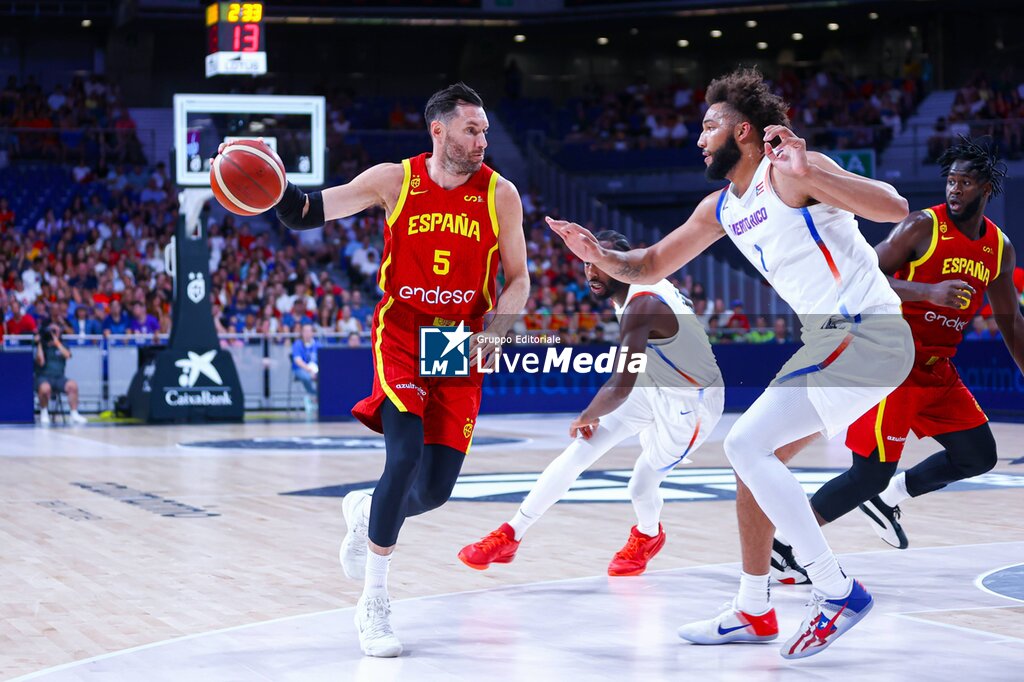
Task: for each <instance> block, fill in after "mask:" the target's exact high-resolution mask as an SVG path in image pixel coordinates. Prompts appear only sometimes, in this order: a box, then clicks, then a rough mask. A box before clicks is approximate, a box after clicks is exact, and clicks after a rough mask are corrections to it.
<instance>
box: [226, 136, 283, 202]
mask: <svg viewBox="0 0 1024 682" xmlns="http://www.w3.org/2000/svg"><path fill="white" fill-rule="evenodd" d="M287 184H288V183H287V180H286V179H285V172H284V164H283V163H282V162H281V159H280V158H279V157H278V156H277V154H276V153H275V152H274V150H273V149H271V148H270V147H268V146H267V145H266V144H265V143H264V142H262V141H260V140H237V141H235V142H231V143H229V144H228V145H227V146H226V147H224V151H222V152H221V153H220V154H218V155H217V156H216V158H214V160H213V163H211V164H210V187H211V188H213V194H214V196H215V197H217V201H219V202H220V205H221V206H223V207H224V208H226V209H227V210H229V211H231V212H232V213H235V214H238V215H244V216H252V215H259V214H260V213H263V212H265V211H267V210H269V209H271V208H273V206H274V205H275V204H276V203H277V202H278V201H280V200H281V197H282V195H283V194H284V188H285V186H286V185H287Z"/></svg>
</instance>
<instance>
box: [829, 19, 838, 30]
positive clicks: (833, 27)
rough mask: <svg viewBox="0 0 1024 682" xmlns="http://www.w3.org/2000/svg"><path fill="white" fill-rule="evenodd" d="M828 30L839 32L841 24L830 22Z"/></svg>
mask: <svg viewBox="0 0 1024 682" xmlns="http://www.w3.org/2000/svg"><path fill="white" fill-rule="evenodd" d="M828 30H830V31H838V30H839V24H837V23H835V22H834V21H833V22H830V23H829V25H828Z"/></svg>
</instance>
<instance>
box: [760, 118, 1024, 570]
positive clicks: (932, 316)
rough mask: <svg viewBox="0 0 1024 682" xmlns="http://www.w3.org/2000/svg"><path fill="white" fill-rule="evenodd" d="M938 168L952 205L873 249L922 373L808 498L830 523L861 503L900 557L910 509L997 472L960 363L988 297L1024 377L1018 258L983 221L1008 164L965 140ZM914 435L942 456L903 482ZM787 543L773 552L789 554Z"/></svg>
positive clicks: (875, 415)
mask: <svg viewBox="0 0 1024 682" xmlns="http://www.w3.org/2000/svg"><path fill="white" fill-rule="evenodd" d="M939 163H940V165H941V166H942V174H943V176H944V177H945V178H946V202H945V203H944V204H939V205H938V206H932V207H931V208H926V209H924V210H923V211H916V212H914V213H911V214H910V215H909V216H908V217H907V218H906V219H905V220H904V221H903V222H901V223H899V224H898V225H896V227H895V228H894V229H893V231H892V232H891V233H890V234H889V236H888V238H886V240H885V241H883V242H882V243H881V244H879V245H878V246H876V247H875V251H876V252H877V253H878V263H879V266H880V267H881V269H882V271H883V272H884V273H885V274H887V275H889V281H890V283H891V284H892V288H893V289H894V290H895V291H896V293H897V294H899V296H900V298H901V299H902V300H903V316H904V317H905V318H906V320H907V322H909V323H910V327H911V329H912V331H913V334H914V347H915V351H916V353H915V359H914V367H913V369H912V370H911V372H910V376H909V377H907V379H906V381H904V382H903V385H902V386H900V387H899V388H897V389H896V390H895V391H894V392H893V393H891V394H889V396H888V397H887V398H886V399H885V400H883V401H882V402H881V403H879V404H878V405H877V406H876V407H874V408H872V409H871V411H869V412H868V413H867V414H865V415H864V416H863V417H861V418H860V419H858V420H857V421H856V422H854V423H853V424H851V425H850V428H849V430H848V431H847V436H846V444H847V446H848V447H849V448H850V449H851V450H852V451H853V464H852V465H851V466H850V469H849V471H846V472H844V473H843V474H841V475H839V476H837V477H836V478H834V479H832V480H831V481H829V482H828V483H826V484H825V486H824V487H822V488H821V490H819V491H818V492H817V493H816V494H815V495H814V497H812V498H811V506H812V507H813V508H814V512H815V515H816V516H817V517H818V521H819V523H821V524H822V525H824V524H826V523H829V522H831V521H834V520H835V519H837V518H839V517H840V516H842V515H843V514H845V513H846V512H848V511H850V510H852V509H853V508H854V507H857V506H858V505H859V506H860V509H861V511H863V512H864V513H865V514H867V516H868V518H869V519H870V522H871V525H872V527H873V528H874V529H875V532H877V533H878V535H879V536H880V537H881V538H882V539H883V540H885V541H886V542H887V543H889V544H890V545H892V546H894V547H898V548H900V549H905V548H906V547H907V545H908V542H907V536H906V534H905V533H904V532H903V529H902V528H901V527H900V523H899V516H900V510H899V506H898V505H899V504H900V503H901V502H903V501H904V500H906V499H907V498H911V497H920V496H921V495H924V494H926V493H930V492H932V491H934V490H939V489H940V488H944V487H946V486H947V485H949V484H950V483H953V482H955V481H960V480H963V479H965V478H970V477H972V476H978V475H980V474H983V473H985V472H987V471H989V470H990V469H991V468H992V467H994V466H995V464H996V442H995V439H994V438H993V437H992V430H991V429H990V428H989V425H988V417H986V416H985V413H984V411H982V409H981V407H980V406H979V405H978V403H977V401H976V400H975V399H974V396H973V395H971V392H970V391H969V390H968V389H967V387H966V386H964V384H963V382H962V381H961V380H960V375H959V374H957V371H956V368H955V367H954V366H953V363H952V362H951V358H952V357H953V356H954V355H955V354H956V350H957V346H958V345H959V344H960V341H961V340H962V339H963V332H964V330H965V329H967V327H968V325H969V324H970V323H971V320H972V319H973V318H974V316H975V314H976V313H977V311H978V309H979V308H980V307H981V305H982V302H983V300H984V297H985V292H986V290H987V291H988V300H989V303H990V304H991V306H992V311H993V313H994V314H995V318H996V323H997V324H998V326H999V331H1000V332H1002V335H1003V340H1004V341H1005V342H1006V346H1007V348H1009V349H1010V353H1011V354H1012V355H1013V359H1014V361H1015V362H1016V363H1017V366H1018V367H1019V368H1020V369H1021V371H1022V372H1024V317H1022V316H1021V312H1020V308H1019V307H1018V305H1017V300H1016V299H1017V292H1016V289H1015V288H1014V286H1013V279H1012V278H1013V270H1014V267H1015V265H1016V262H1017V261H1016V257H1015V254H1014V249H1013V246H1012V245H1011V244H1010V240H1009V239H1007V238H1006V236H1005V235H1004V234H1003V232H1002V231H1001V230H1000V229H999V228H998V227H996V225H995V223H993V222H992V221H991V220H989V219H988V218H986V217H985V206H986V204H987V203H988V200H989V198H990V197H992V196H995V195H997V194H999V192H1000V190H1001V189H1002V180H1003V178H1004V177H1005V176H1006V166H1005V165H1004V164H1002V163H1001V162H1000V161H999V159H998V158H997V156H996V154H995V153H994V152H993V151H992V149H991V148H990V147H989V146H988V144H986V143H979V142H975V141H972V140H969V139H968V138H966V137H961V138H960V139H959V140H958V141H957V143H956V144H954V145H953V146H952V147H950V148H949V149H948V150H946V152H945V153H944V154H943V155H942V156H941V157H940V158H939ZM911 430H913V431H914V433H915V434H916V435H917V436H918V437H924V436H931V437H932V438H934V439H935V440H937V441H938V442H939V444H940V445H941V446H942V447H943V448H944V449H943V450H942V451H941V452H937V453H935V454H934V455H932V456H930V457H928V458H927V459H925V460H924V461H922V462H920V463H919V464H917V465H915V466H913V467H911V468H910V469H908V470H906V471H904V472H903V473H901V474H899V475H898V476H895V477H894V476H893V473H895V471H896V465H897V463H898V462H899V458H900V454H901V452H902V450H903V445H904V442H905V441H906V439H907V433H908V432H909V431H911ZM779 540H780V539H779V538H776V543H775V546H776V551H781V553H782V554H786V550H787V549H788V548H786V547H781V548H780V543H779ZM797 570H799V569H798V568H797ZM776 577H778V575H777V574H776ZM787 582H790V581H787ZM796 582H801V581H800V580H799V579H797V581H796Z"/></svg>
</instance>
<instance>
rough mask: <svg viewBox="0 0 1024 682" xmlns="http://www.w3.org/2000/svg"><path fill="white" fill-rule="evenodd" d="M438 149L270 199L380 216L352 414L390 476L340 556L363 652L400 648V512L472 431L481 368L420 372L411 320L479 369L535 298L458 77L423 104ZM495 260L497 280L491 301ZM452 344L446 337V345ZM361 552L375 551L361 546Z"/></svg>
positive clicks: (349, 511) (473, 96) (312, 217)
mask: <svg viewBox="0 0 1024 682" xmlns="http://www.w3.org/2000/svg"><path fill="white" fill-rule="evenodd" d="M425 117H426V123H427V128H428V130H429V131H430V137H431V139H432V141H433V151H432V152H431V153H425V154H421V155H419V156H416V157H413V158H411V159H405V160H404V161H402V162H401V163H384V164H380V165H377V166H374V167H372V168H369V169H367V170H366V171H364V172H363V173H361V174H360V175H358V176H357V177H356V178H354V179H353V180H352V182H350V183H348V184H346V185H340V186H337V187H331V188H329V189H325V190H324V191H323V193H319V192H312V193H310V194H308V195H306V194H304V193H303V192H302V191H301V190H300V189H299V188H297V187H295V186H294V185H292V184H291V183H289V186H288V189H287V190H286V191H285V195H284V198H283V199H282V200H281V203H280V204H278V206H277V211H278V215H279V216H280V218H281V221H282V222H283V223H284V224H285V225H287V226H288V227H290V228H292V229H305V228H312V227H318V226H320V225H323V223H324V221H325V220H335V219H338V218H343V217H345V216H350V215H353V214H355V213H358V212H360V211H362V210H365V209H367V208H370V207H371V206H381V207H383V208H384V209H385V210H386V211H387V215H388V217H387V223H386V225H385V230H384V254H383V256H382V258H381V266H380V271H379V273H378V278H377V284H378V286H379V287H380V288H381V289H382V290H383V291H384V297H383V299H381V301H380V303H379V304H378V305H377V308H376V310H375V312H374V318H373V319H374V326H373V333H372V338H371V342H372V346H373V362H374V369H375V371H374V378H373V392H372V393H371V395H370V396H369V397H368V398H366V399H364V400H362V401H360V402H359V403H358V404H357V405H356V406H355V408H353V410H352V414H353V415H355V417H356V418H358V419H359V420H360V421H361V422H363V423H364V424H366V425H367V426H368V427H370V428H371V429H373V430H374V431H378V432H381V433H383V434H384V442H385V447H386V449H387V455H386V461H385V464H384V472H383V474H382V475H381V477H380V481H379V482H378V483H377V486H376V488H375V490H374V493H373V496H372V497H370V496H368V495H366V494H365V493H350V494H349V495H347V496H346V497H345V501H344V503H343V510H344V514H345V521H346V524H347V525H348V533H347V534H346V536H345V539H344V541H343V542H342V546H341V552H340V555H341V562H342V567H343V569H344V570H345V574H346V575H348V576H349V577H350V578H363V579H364V587H363V594H362V596H361V597H360V598H359V602H358V604H357V605H356V627H357V629H358V631H359V643H360V646H361V647H362V649H363V653H365V654H366V655H368V656H380V657H392V656H398V655H399V654H400V653H401V652H402V645H401V643H400V642H399V641H398V638H397V637H396V636H395V634H394V632H393V631H392V629H391V623H390V601H389V599H388V592H387V574H388V566H389V564H390V560H391V553H392V552H393V551H394V549H395V544H396V542H397V540H398V531H399V529H400V528H401V527H402V523H403V522H404V521H405V519H406V518H407V517H410V516H415V515H417V514H422V513H424V512H426V511H430V510H431V509H435V508H437V507H439V506H441V505H442V504H444V503H445V502H446V501H447V500H448V497H449V495H450V494H451V491H452V488H453V487H454V485H455V480H456V478H457V477H458V475H459V471H460V469H461V468H462V463H463V460H464V459H465V456H466V452H467V451H468V450H469V446H470V443H471V442H472V439H473V427H474V425H475V423H476V417H477V412H478V411H479V408H480V387H481V380H482V376H481V375H480V374H479V373H478V372H476V371H475V369H474V370H473V371H472V372H471V374H470V376H469V377H465V378H444V377H439V378H432V377H420V376H419V354H418V349H419V327H421V326H432V325H433V326H452V327H458V328H459V330H458V333H461V334H463V336H461V339H465V338H466V337H469V336H470V331H471V332H477V333H478V332H481V330H482V329H483V317H484V314H485V313H487V312H488V311H490V310H492V309H493V310H494V313H495V315H494V317H493V321H492V322H491V324H490V326H489V327H488V328H487V330H486V332H485V333H484V334H482V335H481V334H478V335H475V336H474V337H473V339H472V355H473V362H472V363H471V365H472V366H473V367H474V368H475V367H476V366H477V356H480V357H482V358H483V359H482V360H480V361H481V362H483V363H484V364H485V366H486V363H487V358H488V357H489V356H490V354H491V351H493V348H494V344H493V342H489V341H486V340H485V339H492V340H493V339H496V338H501V337H503V336H505V334H506V332H508V331H509V329H510V328H511V325H512V323H513V321H514V320H515V318H516V317H517V316H518V315H519V313H520V312H521V311H522V309H523V305H524V304H525V303H526V298H527V296H528V295H529V290H530V279H529V273H528V272H527V269H526V241H525V238H524V236H523V207H522V203H521V201H520V199H519V193H518V192H517V190H516V188H515V186H514V185H513V184H512V183H511V182H509V181H508V180H506V179H504V178H502V177H501V176H500V175H498V174H497V173H496V172H494V171H493V170H491V169H490V168H488V167H487V166H486V165H484V163H483V161H484V150H485V149H486V147H487V127H488V123H487V114H486V113H485V112H484V108H483V101H482V100H481V99H480V96H479V95H478V94H477V93H476V92H474V91H473V90H472V89H471V88H469V87H468V86H466V85H465V84H463V83H457V84H455V85H452V86H449V87H447V88H445V89H444V90H441V91H439V92H436V93H434V95H433V96H432V97H431V98H430V100H429V101H428V102H427V106H426V111H425ZM499 263H500V264H501V266H502V267H503V268H504V271H505V286H504V289H503V291H502V293H501V296H500V297H499V296H498V292H497V291H496V289H495V280H496V276H497V272H498V265H499ZM459 340H460V339H458V338H454V337H449V343H452V342H457V341H459ZM367 549H369V551H367Z"/></svg>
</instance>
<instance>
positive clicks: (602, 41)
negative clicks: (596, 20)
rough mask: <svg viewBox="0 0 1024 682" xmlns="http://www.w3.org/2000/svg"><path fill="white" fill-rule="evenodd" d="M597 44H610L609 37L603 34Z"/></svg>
mask: <svg viewBox="0 0 1024 682" xmlns="http://www.w3.org/2000/svg"><path fill="white" fill-rule="evenodd" d="M597 44H598V45H607V44H608V39H607V38H605V37H604V36H601V37H600V38H598V39H597Z"/></svg>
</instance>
